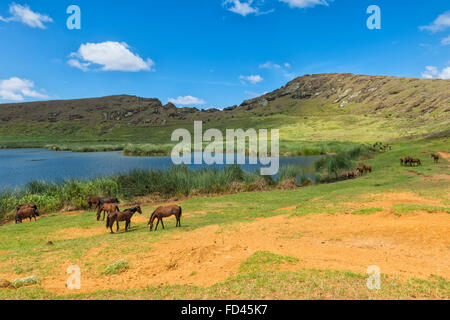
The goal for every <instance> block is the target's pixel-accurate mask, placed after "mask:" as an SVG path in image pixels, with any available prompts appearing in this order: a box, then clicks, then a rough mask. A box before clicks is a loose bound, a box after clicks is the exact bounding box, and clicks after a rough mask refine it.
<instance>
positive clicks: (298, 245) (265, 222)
mask: <svg viewBox="0 0 450 320" xmlns="http://www.w3.org/2000/svg"><path fill="white" fill-rule="evenodd" d="M381 196H382V195H380V197H381ZM398 196H399V195H398V194H397V195H395V196H394V195H391V196H388V195H386V196H382V197H383V198H384V199H386V200H388V201H389V199H391V200H390V201H397V199H398ZM411 197H413V195H411V194H404V195H403V197H402V199H400V200H398V201H401V202H402V203H404V202H405V200H407V199H411ZM428 203H432V201H429V202H428ZM161 235H162V236H164V234H163V233H161ZM133 245H135V246H138V245H143V244H139V243H134V244H133ZM146 245H147V246H151V249H149V250H142V251H141V252H139V253H134V254H125V255H117V256H116V257H114V259H119V258H124V259H126V260H127V261H129V263H130V265H131V269H129V270H128V271H126V272H124V273H122V274H120V275H111V276H105V275H100V274H98V273H97V272H89V271H87V272H83V274H82V290H81V291H82V292H89V291H94V290H98V289H111V288H112V289H121V290H123V289H127V288H130V289H131V288H144V287H147V286H151V285H161V284H193V285H198V286H210V285H212V284H214V283H217V282H221V281H223V280H225V279H227V278H228V277H230V276H232V275H234V274H236V273H237V272H238V268H239V266H240V265H241V264H242V262H243V261H245V259H247V258H248V257H250V256H251V255H252V254H254V253H255V252H256V251H261V250H267V251H270V252H273V253H276V254H281V255H288V256H293V257H296V258H298V259H299V262H298V263H296V264H294V265H290V266H289V269H298V268H317V269H331V270H333V269H336V270H349V271H353V272H358V273H365V272H366V269H367V267H368V266H370V265H378V266H379V267H380V268H381V271H382V272H383V273H385V274H388V275H392V276H397V277H400V278H404V279H408V278H411V277H416V278H422V279H427V278H429V277H430V275H438V276H441V277H444V278H446V279H450V250H449V249H450V215H448V214H444V213H439V214H428V213H425V212H418V213H416V214H414V215H406V216H402V217H397V216H394V215H391V214H387V213H384V212H381V213H376V214H372V215H369V216H354V215H345V214H337V215H326V214H320V215H309V216H304V217H293V218H292V217H289V216H287V215H284V216H278V217H272V218H267V219H261V220H257V221H254V222H251V223H242V224H239V225H236V227H233V228H226V229H222V228H220V227H219V226H217V225H213V226H208V227H205V228H202V229H198V230H195V231H193V232H189V233H184V232H176V233H175V234H173V235H170V236H169V237H168V239H164V240H162V241H159V242H156V243H154V244H146ZM95 256H96V258H97V260H98V259H100V261H101V259H103V261H104V260H105V258H106V257H102V256H101V251H98V252H96V253H95ZM107 258H108V261H109V260H110V259H111V257H107ZM61 269H62V270H65V268H63V267H62V268H61ZM66 279H67V275H66V274H64V272H61V273H60V274H55V275H54V276H53V277H52V278H47V279H45V280H44V282H43V285H44V287H45V288H46V289H48V290H50V291H53V292H58V293H67V292H68V291H67V290H66V289H65V288H64V283H65V281H66Z"/></svg>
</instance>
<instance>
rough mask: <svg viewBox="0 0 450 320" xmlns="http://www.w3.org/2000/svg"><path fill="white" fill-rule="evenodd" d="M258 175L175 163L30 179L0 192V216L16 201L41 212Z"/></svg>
mask: <svg viewBox="0 0 450 320" xmlns="http://www.w3.org/2000/svg"><path fill="white" fill-rule="evenodd" d="M258 179H261V177H260V176H259V174H257V173H249V172H245V171H243V170H242V169H241V168H240V167H239V166H236V165H235V166H231V167H227V168H223V169H201V170H190V169H189V168H187V167H185V166H174V167H171V168H170V169H168V170H133V171H131V172H129V173H126V174H120V175H117V176H112V177H108V178H96V179H92V180H66V181H63V182H60V183H51V182H44V181H32V182H30V183H28V184H27V185H26V186H25V187H23V188H20V189H16V190H5V191H3V192H1V193H0V219H3V218H4V217H5V216H6V215H8V214H12V213H13V212H14V210H15V208H16V206H17V205H19V204H26V203H31V202H32V203H35V204H36V205H37V206H38V207H39V210H40V211H41V212H44V213H45V212H51V211H57V210H61V209H63V208H71V209H83V208H86V206H87V203H86V199H87V197H89V196H105V197H109V196H115V197H119V198H120V199H123V200H132V199H133V198H135V197H140V196H146V195H151V194H159V195H162V196H163V197H172V196H188V195H190V194H192V193H195V194H213V193H222V192H228V191H230V190H231V186H232V183H234V182H239V183H241V184H244V185H245V184H246V185H250V184H252V183H254V182H255V181H257V180H258Z"/></svg>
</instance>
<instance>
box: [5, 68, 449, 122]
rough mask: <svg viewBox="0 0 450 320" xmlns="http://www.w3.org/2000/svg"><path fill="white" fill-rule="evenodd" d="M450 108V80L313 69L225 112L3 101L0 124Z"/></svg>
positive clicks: (107, 102)
mask: <svg viewBox="0 0 450 320" xmlns="http://www.w3.org/2000/svg"><path fill="white" fill-rule="evenodd" d="M449 111H450V80H438V79H434V80H424V79H413V78H398V77H387V76H364V75H353V74H317V75H307V76H304V77H300V78H296V79H294V80H293V81H291V82H289V83H287V84H286V86H284V87H282V88H280V89H278V90H275V91H273V92H271V93H268V94H265V95H264V96H261V97H258V98H255V99H251V100H247V101H244V102H243V103H242V104H241V105H240V106H232V107H228V108H225V109H224V110H223V111H220V110H217V109H209V110H202V111H200V110H197V109H195V108H177V107H176V106H175V105H173V104H171V103H169V104H167V105H163V104H162V103H161V101H159V100H158V99H146V98H139V97H135V96H127V95H120V96H110V97H103V98H93V99H80V100H65V101H43V102H31V103H15V104H3V105H0V127H1V126H6V125H10V124H11V123H15V122H20V121H30V122H36V123H55V122H67V121H70V122H74V123H78V124H80V125H95V124H111V125H112V126H114V125H116V124H122V125H129V126H165V125H166V124H168V123H172V122H179V121H190V122H191V121H193V120H203V121H210V120H214V119H218V118H219V117H224V118H227V117H229V118H239V117H248V116H249V115H252V116H265V115H273V114H276V113H284V114H295V115H309V114H311V115H313V114H315V113H318V112H330V113H347V112H348V113H352V114H354V113H358V114H376V115H381V116H397V117H422V116H426V115H433V116H439V117H449V115H450V113H449Z"/></svg>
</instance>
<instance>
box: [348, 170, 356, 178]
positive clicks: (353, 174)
mask: <svg viewBox="0 0 450 320" xmlns="http://www.w3.org/2000/svg"><path fill="white" fill-rule="evenodd" d="M355 177H356V175H355V173H354V172H353V171H349V172H347V179H353V178H355Z"/></svg>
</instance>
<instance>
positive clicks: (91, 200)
mask: <svg viewBox="0 0 450 320" xmlns="http://www.w3.org/2000/svg"><path fill="white" fill-rule="evenodd" d="M87 203H88V205H89V209H92V205H94V204H95V207H96V208H97V207H98V205H99V203H100V200H99V198H98V197H88V200H87Z"/></svg>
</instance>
